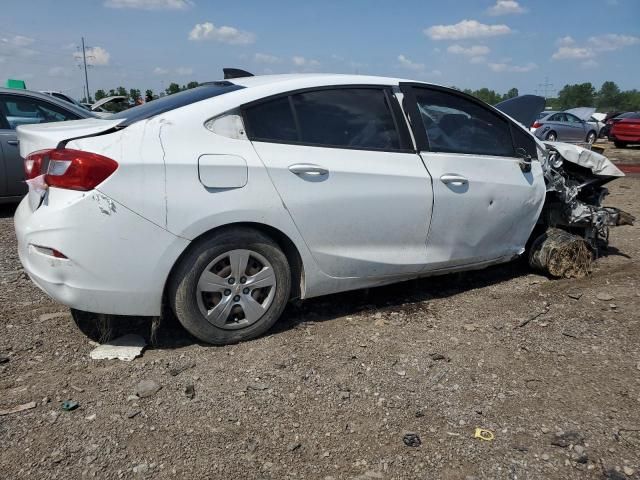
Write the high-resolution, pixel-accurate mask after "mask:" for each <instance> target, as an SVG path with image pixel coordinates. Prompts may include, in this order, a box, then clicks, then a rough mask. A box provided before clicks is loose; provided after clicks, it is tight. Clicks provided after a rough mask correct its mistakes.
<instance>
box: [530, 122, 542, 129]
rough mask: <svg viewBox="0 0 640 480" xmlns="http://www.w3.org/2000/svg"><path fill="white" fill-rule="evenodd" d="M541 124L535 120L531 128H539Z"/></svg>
mask: <svg viewBox="0 0 640 480" xmlns="http://www.w3.org/2000/svg"><path fill="white" fill-rule="evenodd" d="M541 126H542V124H541V123H540V122H538V121H537V120H536V121H535V122H533V125H532V127H533V128H540V127H541Z"/></svg>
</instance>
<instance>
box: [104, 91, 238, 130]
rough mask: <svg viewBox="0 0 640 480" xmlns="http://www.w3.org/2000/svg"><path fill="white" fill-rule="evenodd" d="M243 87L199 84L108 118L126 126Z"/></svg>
mask: <svg viewBox="0 0 640 480" xmlns="http://www.w3.org/2000/svg"><path fill="white" fill-rule="evenodd" d="M241 88H244V87H242V86H240V85H234V84H233V83H231V82H211V83H205V84H203V85H200V86H199V87H195V88H191V89H189V90H184V91H182V92H179V93H174V94H173V95H167V96H166V97H162V98H159V99H158V100H152V101H151V102H148V103H145V104H143V105H139V106H137V107H133V108H130V109H129V110H124V111H122V112H119V113H116V114H114V115H111V116H110V117H109V120H117V119H120V118H121V119H123V120H124V122H122V123H121V124H120V126H124V127H126V126H127V125H131V124H132V123H135V122H139V121H140V120H145V119H147V118H151V117H154V116H156V115H160V114H161V113H165V112H168V111H170V110H175V109H176V108H180V107H184V106H186V105H191V104H192V103H196V102H199V101H201V100H206V99H208V98H213V97H217V96H218V95H222V94H224V93H228V92H233V91H235V90H240V89H241Z"/></svg>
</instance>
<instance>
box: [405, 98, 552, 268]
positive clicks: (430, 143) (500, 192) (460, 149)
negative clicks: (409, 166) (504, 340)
mask: <svg viewBox="0 0 640 480" xmlns="http://www.w3.org/2000/svg"><path fill="white" fill-rule="evenodd" d="M403 89H404V90H405V91H407V87H403ZM405 98H406V99H407V101H408V102H409V104H408V105H407V108H408V110H409V112H410V115H411V112H413V115H412V117H413V118H412V126H413V128H414V132H415V136H416V141H417V142H418V143H419V144H421V145H419V146H420V150H421V152H420V155H421V157H422V159H423V161H424V164H425V166H426V168H427V170H428V171H429V174H430V175H431V177H432V179H433V194H434V205H433V216H432V219H431V227H430V230H429V236H428V240H427V259H428V266H427V269H428V270H437V269H447V268H451V267H456V266H461V265H471V264H476V263H483V262H488V261H492V260H496V259H500V258H503V257H508V256H514V255H517V254H520V253H522V252H523V251H524V247H525V244H526V242H527V239H528V238H529V235H530V234H531V231H532V230H533V227H534V226H535V224H536V221H537V219H538V216H539V214H540V210H541V208H542V204H543V202H544V196H545V186H544V180H543V176H542V168H541V165H540V163H539V162H538V161H533V162H532V164H531V166H530V168H529V166H528V165H526V164H524V163H523V159H522V156H526V155H530V156H532V157H533V158H534V159H536V160H537V152H536V147H535V142H534V140H533V138H532V137H531V135H530V134H529V133H528V132H525V131H524V130H523V129H522V128H521V127H519V126H517V125H515V124H512V122H510V121H509V120H508V119H506V118H505V117H503V116H502V114H500V113H499V112H497V111H495V110H492V109H490V108H489V107H487V106H485V105H484V104H482V103H481V102H479V101H476V100H475V99H473V98H472V97H469V96H467V95H464V94H462V93H459V92H456V91H453V90H450V89H444V88H437V87H433V88H431V87H417V86H414V87H413V88H412V89H411V90H410V92H409V93H408V94H407V95H406V97H405ZM521 148H524V149H525V150H524V151H523V150H520V149H521ZM516 151H518V152H519V153H520V154H521V156H519V155H518V154H517V153H516ZM525 152H526V155H525Z"/></svg>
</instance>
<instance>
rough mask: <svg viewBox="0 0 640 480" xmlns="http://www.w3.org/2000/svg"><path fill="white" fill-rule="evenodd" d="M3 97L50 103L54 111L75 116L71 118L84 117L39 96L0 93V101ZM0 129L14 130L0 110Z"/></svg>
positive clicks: (80, 118) (78, 118)
mask: <svg viewBox="0 0 640 480" xmlns="http://www.w3.org/2000/svg"><path fill="white" fill-rule="evenodd" d="M5 97H9V98H14V99H26V100H37V101H38V102H41V103H44V104H45V105H51V106H52V107H54V108H53V110H54V111H55V110H56V109H57V110H62V111H64V112H66V113H67V115H69V116H72V117H75V118H73V119H72V120H82V119H83V118H85V117H81V116H80V115H78V114H77V113H75V112H72V111H71V110H69V109H67V108H64V107H63V106H61V105H58V104H57V103H53V102H50V101H48V100H45V99H43V98H39V97H31V96H29V95H19V94H18V95H16V94H12V93H6V92H3V93H0V101H2V99H3V98H5ZM0 129H4V130H11V131H13V132H15V131H16V129H15V128H11V125H9V120H7V119H6V117H5V113H4V112H3V111H1V110H0Z"/></svg>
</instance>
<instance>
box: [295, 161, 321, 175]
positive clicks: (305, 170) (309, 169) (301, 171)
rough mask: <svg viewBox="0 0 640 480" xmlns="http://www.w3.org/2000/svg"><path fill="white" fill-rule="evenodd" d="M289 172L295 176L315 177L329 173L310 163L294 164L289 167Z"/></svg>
mask: <svg viewBox="0 0 640 480" xmlns="http://www.w3.org/2000/svg"><path fill="white" fill-rule="evenodd" d="M289 171H290V172H291V173H295V174H296V175H315V176H317V177H320V176H322V175H327V174H328V173H329V170H327V169H326V168H323V167H321V166H319V165H314V164H312V163H296V164H295V165H291V166H290V167H289Z"/></svg>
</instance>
